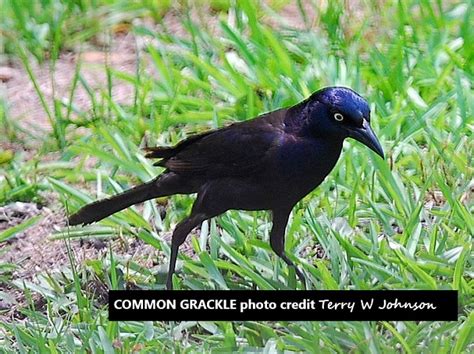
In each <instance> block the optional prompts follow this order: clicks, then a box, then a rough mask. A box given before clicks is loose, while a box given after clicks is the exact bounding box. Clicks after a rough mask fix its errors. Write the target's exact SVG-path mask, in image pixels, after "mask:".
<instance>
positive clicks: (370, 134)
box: [349, 119, 384, 159]
mask: <svg viewBox="0 0 474 354" xmlns="http://www.w3.org/2000/svg"><path fill="white" fill-rule="evenodd" d="M349 136H350V137H351V138H354V139H355V140H357V141H360V142H361V143H362V144H364V145H365V146H367V147H368V148H369V149H371V150H373V151H375V152H376V153H377V154H378V155H379V156H380V157H382V159H383V158H384V156H383V150H382V146H381V145H380V142H379V140H378V139H377V137H376V136H375V133H374V131H373V130H372V128H371V127H370V125H369V122H368V121H367V120H365V119H364V123H363V124H362V127H360V128H355V129H351V130H350V131H349Z"/></svg>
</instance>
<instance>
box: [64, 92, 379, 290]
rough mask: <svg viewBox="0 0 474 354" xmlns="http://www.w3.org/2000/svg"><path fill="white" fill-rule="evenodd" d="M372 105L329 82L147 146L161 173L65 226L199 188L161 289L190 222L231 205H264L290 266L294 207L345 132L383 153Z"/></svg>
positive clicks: (325, 170)
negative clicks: (291, 102)
mask: <svg viewBox="0 0 474 354" xmlns="http://www.w3.org/2000/svg"><path fill="white" fill-rule="evenodd" d="M369 123H370V108H369V105H368V104H367V101H366V100H365V99H364V98H362V97H361V96H360V95H359V94H357V93H356V92H355V91H353V90H351V89H348V88H344V87H327V88H324V89H321V90H319V91H317V92H315V93H313V94H312V95H311V96H310V97H309V98H308V99H306V100H304V101H303V102H300V103H298V104H296V105H295V106H293V107H289V108H283V109H279V110H276V111H273V112H270V113H266V114H264V115H261V116H259V117H257V118H254V119H252V120H248V121H245V122H239V123H235V124H232V125H230V126H227V127H224V128H221V129H218V130H214V131H210V132H206V133H204V134H200V135H195V136H191V137H190V138H188V139H186V140H184V141H182V142H180V143H178V144H177V145H176V146H174V147H155V148H150V149H148V154H147V155H146V157H148V158H160V159H161V160H160V161H159V162H157V163H155V165H158V166H162V167H164V168H165V171H164V172H163V173H162V174H160V175H159V176H158V177H156V178H155V179H153V180H151V181H150V182H147V183H144V184H141V185H139V186H136V187H134V188H132V189H130V190H128V191H125V192H123V193H121V194H118V195H116V196H113V197H111V198H107V199H103V200H100V201H97V202H94V203H92V204H89V205H86V206H85V207H83V208H82V209H81V210H79V211H78V212H77V213H76V214H74V215H72V216H71V217H70V218H69V225H78V224H90V223H93V222H96V221H99V220H102V219H103V218H105V217H107V216H109V215H111V214H113V213H116V212H118V211H120V210H122V209H125V208H127V207H129V206H131V205H133V204H136V203H140V202H143V201H145V200H148V199H152V198H158V197H163V196H169V195H173V194H191V193H197V199H196V201H195V202H194V205H193V208H192V211H191V215H189V216H188V217H187V218H185V219H184V220H183V221H181V222H180V223H179V224H178V225H177V226H176V228H175V230H174V232H173V236H172V242H171V258H170V265H169V271H168V276H167V281H166V287H167V288H168V289H172V277H173V273H174V271H175V265H176V258H177V255H178V248H179V246H180V245H181V244H182V243H183V242H184V240H185V239H186V236H187V235H188V234H189V233H190V232H191V230H192V229H193V228H195V227H196V226H198V225H200V224H201V223H202V222H203V221H204V220H207V219H210V218H212V217H214V216H217V215H219V214H222V213H224V212H225V211H227V210H229V209H240V210H270V211H271V212H272V215H273V226H272V230H271V233H270V244H271V247H272V249H273V250H274V251H275V253H276V254H277V255H278V256H279V257H281V258H282V259H283V260H284V261H285V262H286V263H287V264H288V265H289V266H292V267H295V271H296V274H297V276H298V277H299V279H300V280H301V281H302V282H303V285H305V279H304V276H303V273H302V272H301V271H300V270H299V269H298V268H297V267H296V266H295V264H294V263H293V262H292V261H291V260H290V259H289V258H288V257H287V255H286V254H285V248H284V244H285V228H286V225H287V222H288V217H289V215H290V212H291V210H292V208H293V207H294V205H295V204H296V203H297V202H298V201H299V200H301V199H302V198H303V197H304V196H305V195H307V194H308V193H309V192H311V191H312V190H313V189H315V188H316V187H317V186H318V185H319V184H320V183H321V182H322V181H323V180H324V178H325V177H326V176H327V175H328V174H329V172H330V171H331V170H332V169H333V167H334V165H335V164H336V162H337V160H338V158H339V155H340V154H341V150H342V143H343V141H344V139H345V138H347V137H351V138H354V139H356V140H358V141H360V142H361V143H363V144H365V145H366V146H368V147H369V148H370V149H372V150H373V151H375V152H376V153H377V154H378V155H380V156H381V157H382V158H383V150H382V147H381V146H380V143H379V142H378V140H377V137H376V136H375V134H374V132H373V130H372V129H371V127H370V124H369Z"/></svg>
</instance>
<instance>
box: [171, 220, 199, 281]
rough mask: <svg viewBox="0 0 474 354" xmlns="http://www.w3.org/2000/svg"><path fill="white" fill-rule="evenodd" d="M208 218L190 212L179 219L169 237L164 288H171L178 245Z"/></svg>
mask: <svg viewBox="0 0 474 354" xmlns="http://www.w3.org/2000/svg"><path fill="white" fill-rule="evenodd" d="M206 219H208V217H207V215H206V214H204V213H194V212H193V213H192V214H191V215H190V216H189V217H187V218H186V219H184V220H183V221H181V222H180V223H179V224H178V225H177V226H176V228H175V229H174V231H173V236H172V238H171V256H170V267H169V270H168V276H167V277H166V289H168V290H173V274H174V271H175V267H176V258H177V257H178V249H179V246H181V245H182V243H183V242H184V240H185V239H186V236H188V234H189V233H190V232H191V231H192V229H194V228H195V227H196V226H198V225H199V224H200V223H202V222H203V221H204V220H206Z"/></svg>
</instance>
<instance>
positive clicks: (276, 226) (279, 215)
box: [270, 209, 306, 289]
mask: <svg viewBox="0 0 474 354" xmlns="http://www.w3.org/2000/svg"><path fill="white" fill-rule="evenodd" d="M290 212H291V209H289V210H288V209H284V210H283V209H282V210H273V226H272V231H271V232H270V245H271V247H272V249H273V251H274V252H275V253H276V254H277V255H278V256H279V257H280V258H281V259H283V260H284V261H285V263H286V264H288V265H289V266H291V267H293V268H294V269H295V272H296V275H297V276H298V278H299V279H300V281H301V282H302V283H303V287H304V288H305V289H306V279H305V277H304V275H303V272H301V270H300V269H299V268H298V267H297V266H296V265H295V264H294V263H293V262H292V261H291V259H289V258H288V256H287V255H286V253H285V229H286V225H287V223H288V217H289V216H290Z"/></svg>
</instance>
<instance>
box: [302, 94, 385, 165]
mask: <svg viewBox="0 0 474 354" xmlns="http://www.w3.org/2000/svg"><path fill="white" fill-rule="evenodd" d="M305 104H306V107H305V113H306V115H307V116H306V119H307V123H308V125H309V127H310V130H311V134H312V135H314V136H316V137H319V138H330V139H333V140H334V139H338V140H340V141H341V142H342V140H344V139H345V138H348V137H351V138H354V139H356V140H358V141H360V142H361V143H363V144H364V145H366V146H367V147H369V148H370V149H372V150H373V151H375V152H376V153H377V154H378V155H380V156H381V157H382V158H383V150H382V147H381V145H380V143H379V141H378V139H377V137H376V136H375V134H374V132H373V130H372V128H371V127H370V107H369V105H368V103H367V101H366V100H365V99H364V98H363V97H362V96H360V95H359V94H358V93H357V92H355V91H353V90H351V89H349V88H346V87H326V88H323V89H321V90H319V91H317V92H315V93H313V94H312V95H311V97H310V98H308V100H306V101H305Z"/></svg>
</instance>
